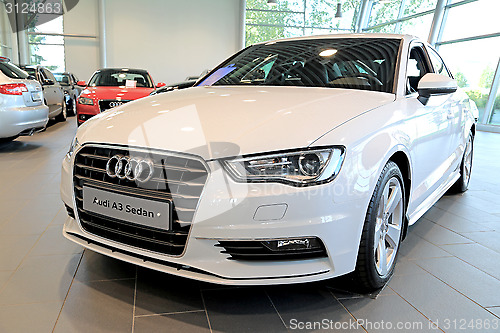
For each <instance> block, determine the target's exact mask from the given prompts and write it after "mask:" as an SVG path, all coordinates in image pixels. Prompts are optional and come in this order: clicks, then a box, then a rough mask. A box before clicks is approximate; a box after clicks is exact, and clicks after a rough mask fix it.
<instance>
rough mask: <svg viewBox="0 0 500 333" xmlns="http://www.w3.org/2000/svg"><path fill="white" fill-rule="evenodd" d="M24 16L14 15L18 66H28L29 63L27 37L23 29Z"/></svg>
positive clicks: (20, 13) (21, 14)
mask: <svg viewBox="0 0 500 333" xmlns="http://www.w3.org/2000/svg"><path fill="white" fill-rule="evenodd" d="M24 24H25V16H24V14H23V13H22V12H19V13H17V14H16V25H17V34H16V35H17V45H18V52H19V64H20V65H30V62H29V52H28V35H27V34H26V29H24Z"/></svg>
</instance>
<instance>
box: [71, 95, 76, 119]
mask: <svg viewBox="0 0 500 333" xmlns="http://www.w3.org/2000/svg"><path fill="white" fill-rule="evenodd" d="M71 115H72V116H76V97H75V98H73V99H72V100H71Z"/></svg>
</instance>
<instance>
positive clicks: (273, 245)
mask: <svg viewBox="0 0 500 333" xmlns="http://www.w3.org/2000/svg"><path fill="white" fill-rule="evenodd" d="M216 246H219V247H223V248H224V250H223V251H221V253H226V254H229V255H230V257H229V258H228V259H236V260H292V259H310V258H320V257H326V250H325V246H324V245H323V243H322V242H321V240H320V239H319V238H317V237H306V238H285V239H271V240H265V241H264V240H255V241H222V240H221V241H219V244H217V245H216Z"/></svg>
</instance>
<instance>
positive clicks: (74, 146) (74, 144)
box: [67, 136, 80, 157]
mask: <svg viewBox="0 0 500 333" xmlns="http://www.w3.org/2000/svg"><path fill="white" fill-rule="evenodd" d="M78 147H80V143H79V142H78V139H77V138H76V136H75V138H74V139H73V141H72V142H71V145H70V146H69V150H68V154H67V155H68V156H69V157H71V155H73V152H75V150H77V149H78Z"/></svg>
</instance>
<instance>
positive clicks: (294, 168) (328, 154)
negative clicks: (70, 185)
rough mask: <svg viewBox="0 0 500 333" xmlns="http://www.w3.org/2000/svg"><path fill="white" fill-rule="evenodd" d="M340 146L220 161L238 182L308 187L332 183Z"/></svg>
mask: <svg viewBox="0 0 500 333" xmlns="http://www.w3.org/2000/svg"><path fill="white" fill-rule="evenodd" d="M344 151H345V148H344V147H330V148H321V149H305V150H301V151H294V152H283V153H273V154H265V155H264V154H263V155H254V156H247V157H242V158H235V159H226V160H223V161H222V164H223V166H224V169H225V170H226V171H227V172H228V173H229V174H230V175H231V176H232V177H233V178H234V179H235V180H236V181H239V182H275V183H286V184H289V185H293V186H309V185H317V184H322V183H325V182H328V181H331V180H333V179H334V178H335V177H336V176H337V174H338V173H339V172H340V168H341V167H342V163H343V161H344Z"/></svg>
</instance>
